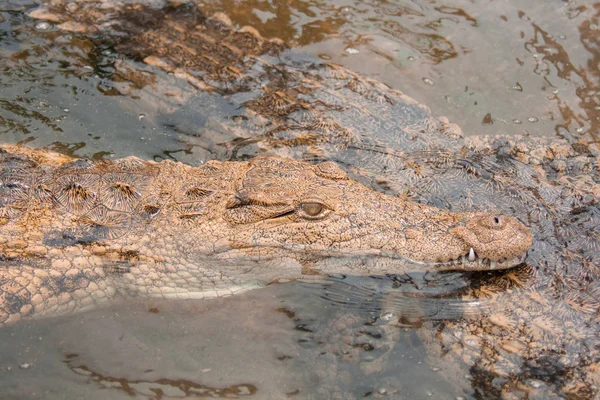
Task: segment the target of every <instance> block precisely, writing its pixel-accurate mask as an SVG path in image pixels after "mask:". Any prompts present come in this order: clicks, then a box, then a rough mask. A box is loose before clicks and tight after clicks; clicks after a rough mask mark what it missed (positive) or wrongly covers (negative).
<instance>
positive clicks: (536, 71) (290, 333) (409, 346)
mask: <svg viewBox="0 0 600 400" xmlns="http://www.w3.org/2000/svg"><path fill="white" fill-rule="evenodd" d="M521 3H522V2H518V1H495V2H486V3H480V4H473V3H472V2H469V1H445V2H435V1H410V2H374V1H373V2H362V1H360V2H359V1H356V2H351V1H348V2H299V1H295V2H285V3H281V4H279V5H278V4H272V3H271V2H256V1H251V2H243V3H241V4H239V3H238V2H229V1H220V2H199V3H198V4H199V6H200V8H201V9H202V10H205V11H206V13H207V14H210V13H212V12H214V11H224V12H225V13H227V14H228V15H229V16H230V17H231V19H232V20H233V22H234V23H235V24H236V25H238V26H243V25H248V24H249V25H252V26H254V27H256V28H257V29H258V30H259V31H260V32H261V33H262V34H263V35H264V36H267V37H279V38H281V39H283V40H285V41H286V42H287V43H288V44H290V45H291V46H293V48H292V49H291V50H290V52H289V53H288V56H289V57H291V58H292V59H296V58H297V59H303V58H305V57H306V56H305V54H309V55H313V56H315V57H317V58H319V59H321V60H331V61H334V62H336V63H340V64H343V65H346V66H348V67H350V69H352V70H354V71H358V72H362V73H365V74H367V75H368V76H370V77H373V78H375V79H378V80H381V81H383V82H385V83H387V84H388V85H390V86H391V87H393V88H395V89H398V90H401V91H402V92H403V93H405V94H408V95H409V96H411V97H413V98H415V99H416V100H418V101H419V102H421V103H423V104H426V105H428V106H429V107H431V108H432V110H433V112H434V113H435V114H438V115H446V116H448V117H449V118H450V120H451V121H452V122H455V123H458V124H459V125H460V126H461V127H462V129H463V132H464V134H465V135H466V136H476V135H495V134H500V133H506V134H519V133H523V132H528V133H529V134H530V135H533V136H544V137H549V138H555V137H565V138H567V139H570V140H577V139H580V140H581V141H582V142H586V143H589V142H592V141H596V140H597V135H598V126H599V122H598V121H599V113H600V111H599V110H598V107H599V106H600V102H599V100H598V78H599V72H598V62H599V53H598V34H597V31H598V23H599V22H598V13H599V12H600V5H598V4H597V3H596V4H591V3H585V2H564V1H552V2H547V1H541V0H540V1H528V2H527V3H526V4H521ZM156 4H159V2H156ZM35 5H36V3H34V2H32V3H31V4H30V5H23V3H21V2H16V1H14V2H4V3H2V5H1V6H0V8H1V12H2V13H1V16H2V17H1V18H0V21H1V22H0V40H1V42H0V43H1V45H0V51H1V52H2V56H3V57H2V58H0V66H1V67H2V68H0V77H1V79H0V122H1V124H0V140H1V141H2V142H3V143H17V142H18V143H27V144H28V145H30V146H35V147H44V146H46V147H50V148H53V149H55V150H57V151H61V152H64V153H67V154H75V155H79V156H89V157H94V158H102V157H122V156H127V155H137V156H139V157H142V158H147V159H157V160H158V159H164V158H171V159H176V160H180V161H183V162H187V163H191V164H199V163H201V162H203V161H206V160H208V159H212V158H224V157H225V154H226V153H225V150H224V149H225V148H226V147H227V146H226V145H224V143H225V144H227V143H229V142H231V143H233V142H234V140H232V137H230V136H227V132H224V131H221V130H219V129H218V126H216V122H215V118H214V115H219V116H234V115H236V113H237V110H236V109H234V107H233V106H232V103H231V102H229V101H228V99H226V98H224V97H221V96H216V95H208V94H206V93H200V92H194V93H193V95H190V90H189V85H188V84H187V83H186V82H183V81H182V80H180V79H176V78H175V77H173V76H170V75H168V74H163V75H160V76H159V79H161V80H163V81H162V83H161V87H162V86H170V88H171V90H172V91H173V92H175V93H176V94H178V95H180V96H181V99H177V101H175V102H174V101H172V99H164V98H161V97H160V96H159V95H157V94H156V93H159V94H160V93H161V92H160V91H158V92H156V93H155V92H154V91H153V88H152V87H151V86H147V85H145V83H144V82H137V86H136V85H135V84H133V85H132V84H130V82H129V81H128V79H131V80H134V79H138V78H139V77H140V76H147V78H148V79H149V80H152V79H153V78H152V76H153V75H152V74H153V73H154V72H153V71H152V69H151V68H149V67H148V66H146V65H144V64H142V63H140V62H135V61H134V60H128V59H127V58H126V57H123V56H122V55H119V54H118V53H117V52H116V51H115V50H114V49H113V48H111V47H110V46H108V45H107V46H103V45H98V43H99V42H98V41H93V40H90V39H89V38H88V37H86V35H80V34H76V33H70V32H64V31H61V30H60V29H58V28H57V27H56V26H55V24H52V23H41V22H40V21H35V20H32V19H30V18H28V17H27V16H26V15H27V11H28V9H29V8H31V7H34V6H35ZM121 58H123V59H122V60H121ZM117 60H120V61H123V62H124V63H125V67H124V68H123V67H120V69H119V70H118V73H119V74H122V73H123V71H124V70H126V69H127V68H136V69H139V70H143V71H145V72H147V75H144V74H140V75H135V76H134V75H133V74H132V76H133V78H131V77H123V76H119V75H118V74H117V73H116V72H115V71H117V68H116V67H115V62H116V61H117ZM165 82H166V83H165ZM199 110H200V112H199ZM199 126H201V127H203V129H204V130H203V131H202V132H201V133H202V134H198V131H197V127H199ZM206 132H208V133H209V134H206ZM262 150H264V149H259V148H257V149H254V150H253V149H252V148H251V149H250V150H249V151H248V153H245V154H243V157H246V156H252V155H256V154H257V153H258V152H259V151H262ZM271 150H273V151H277V152H281V153H283V154H284V155H285V149H284V150H282V149H271ZM253 151H254V153H253ZM227 156H229V155H227ZM358 166H360V165H358ZM350 167H353V165H350ZM507 207H508V206H507ZM538 267H539V266H538ZM536 273H537V272H535V273H534V275H535V274H536ZM517 275H518V273H517ZM524 275H526V274H524ZM486 278H487V274H477V275H476V276H475V277H470V276H465V277H463V276H460V274H459V276H455V275H443V274H442V276H438V277H436V278H435V279H429V278H428V277H426V276H425V277H423V276H415V277H396V278H394V279H392V278H389V279H375V278H372V279H371V278H365V279H356V280H352V279H350V278H346V279H342V280H334V281H333V283H331V282H330V283H326V284H319V283H314V284H310V285H308V284H302V283H292V284H282V285H277V286H270V287H268V288H266V289H262V290H259V291H255V292H250V293H247V294H244V295H241V296H238V297H235V298H230V299H222V300H216V301H208V302H201V303H197V302H185V303H177V302H159V301H148V302H144V301H135V302H133V303H126V304H123V305H114V306H112V307H110V308H106V309H100V310H96V311H93V312H89V313H85V314H79V315H75V316H71V317H60V318H53V319H44V320H40V321H32V322H26V323H23V324H21V325H17V326H14V327H9V328H3V329H0V346H1V347H0V386H1V387H2V388H3V389H2V390H3V392H2V395H3V396H0V397H6V398H29V397H30V398H80V397H82V396H85V397H89V398H103V399H104V398H129V397H131V396H133V395H135V396H136V397H141V398H161V397H162V398H182V397H185V396H193V395H194V394H198V393H201V394H204V395H210V396H217V397H218V396H221V397H226V396H238V397H244V396H246V395H248V396H250V397H251V398H282V397H283V396H288V397H291V398H315V399H319V398H344V399H346V398H353V397H354V398H363V397H374V398H379V397H391V398H455V397H461V396H462V397H465V398H495V397H497V396H498V395H499V393H500V392H501V391H502V390H501V389H502V387H503V386H502V385H504V384H505V383H506V381H508V380H510V378H511V376H510V375H509V374H507V373H506V372H505V371H495V373H497V375H494V376H492V379H490V381H491V384H489V385H488V386H486V385H487V383H488V382H487V379H488V378H487V377H484V378H485V379H484V378H482V377H481V375H483V374H481V371H480V370H479V366H478V365H477V364H476V363H473V362H471V364H472V368H471V369H470V370H469V371H468V372H465V371H464V370H463V369H455V366H454V365H453V364H452V363H444V362H442V360H438V359H436V356H437V355H438V354H440V353H436V351H432V347H431V346H432V345H431V343H432V342H435V343H437V342H440V343H445V342H444V340H446V339H445V336H444V334H445V331H444V330H442V328H440V326H438V325H437V324H436V322H437V321H438V320H441V319H448V320H457V321H462V319H461V318H462V317H463V316H464V317H467V318H468V319H467V321H476V320H477V318H478V316H479V315H480V314H484V313H485V312H486V311H487V308H486V307H487V306H488V304H486V302H485V301H483V302H480V301H479V300H478V299H472V298H466V296H463V295H464V292H463V290H464V289H465V288H467V287H470V286H471V285H476V284H481V281H482V280H483V281H485V279H486ZM536 278H537V279H538V282H540V281H543V280H544V278H545V276H542V277H539V276H537V275H536ZM515 281H518V279H517V278H515ZM533 281H535V279H534V278H531V277H528V278H527V279H525V280H524V282H525V284H527V283H529V282H533ZM506 296H507V297H510V296H511V292H510V291H508V292H507V293H506ZM544 300H546V299H544ZM592 314H593V313H592ZM392 319H393V320H398V322H396V323H389V321H391V320H392ZM594 323H595V322H593V321H592V319H591V318H590V323H589V325H588V329H589V330H590V331H593V329H594V326H595V325H594ZM473 325H476V323H474V324H473ZM498 326H502V324H501V323H498ZM587 333H589V331H586V334H587ZM428 335H432V336H435V335H437V336H435V337H434V338H433V339H431V338H428V339H427V340H429V341H428V342H427V345H423V342H422V340H423V338H424V337H426V338H427V337H428ZM457 339H458V340H460V341H462V342H465V343H466V345H467V346H468V343H469V340H476V339H469V338H466V339H465V338H457ZM593 344H594V342H590V345H593ZM585 345H587V342H585V343H584V346H585ZM427 346H429V347H427ZM505 347H506V346H505ZM507 348H508V349H509V350H510V346H509V347H507ZM444 351H446V350H444ZM441 353H443V354H445V353H444V352H441ZM508 353H511V352H510V351H509V352H508ZM517 353H518V351H517ZM511 354H512V353H511ZM504 356H505V357H506V359H508V360H510V357H511V355H510V354H509V355H504ZM464 357H465V360H464V361H465V363H467V364H468V363H469V362H470V361H469V360H468V359H467V358H466V357H467V356H464ZM568 361H569V360H568ZM569 362H572V360H570V361H569ZM586 362H587V361H586ZM590 364H593V363H592V362H590ZM561 368H563V369H560V368H559V367H556V368H555V367H554V366H553V367H552V368H546V369H545V368H542V367H539V366H535V367H530V366H523V371H525V372H523V371H519V370H517V371H511V372H513V373H514V375H513V377H515V376H516V378H515V380H516V381H519V382H521V381H522V382H523V383H524V385H525V387H526V390H525V392H528V393H530V395H531V396H532V397H535V396H538V397H540V396H543V394H544V393H546V395H547V394H548V393H549V392H553V391H554V390H555V388H554V387H553V386H552V385H553V379H554V380H555V381H557V382H558V381H560V380H561V379H563V378H564V377H565V376H568V375H569V372H568V371H567V369H568V368H567V367H564V366H563V367H561ZM590 368H591V367H590ZM540 370H541V372H539V371H540ZM549 370H552V371H553V372H552V373H550V372H548V371H549ZM556 370H558V372H556ZM457 371H459V372H457ZM532 371H533V372H532ZM507 375H508V378H507ZM480 381H483V382H484V383H481V382H480ZM532 388H533V389H532ZM540 388H541V389H540ZM547 388H549V389H548V391H546V392H544V391H543V390H546V389H547ZM534 389H536V390H538V389H539V390H538V391H536V390H534ZM540 393H541V394H540ZM503 394H504V395H506V393H503Z"/></svg>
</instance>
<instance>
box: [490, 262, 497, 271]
mask: <svg viewBox="0 0 600 400" xmlns="http://www.w3.org/2000/svg"><path fill="white" fill-rule="evenodd" d="M497 266H498V263H497V262H496V261H490V268H491V269H496V267H497Z"/></svg>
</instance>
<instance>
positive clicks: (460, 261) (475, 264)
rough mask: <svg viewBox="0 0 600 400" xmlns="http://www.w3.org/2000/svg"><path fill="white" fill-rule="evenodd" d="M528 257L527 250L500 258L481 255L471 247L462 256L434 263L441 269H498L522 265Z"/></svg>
mask: <svg viewBox="0 0 600 400" xmlns="http://www.w3.org/2000/svg"><path fill="white" fill-rule="evenodd" d="M526 258H527V252H525V253H523V254H521V255H516V256H513V257H508V258H506V257H504V258H501V259H499V260H492V259H490V258H483V257H479V256H478V255H477V253H476V252H475V250H474V249H473V248H472V247H471V249H470V250H469V252H468V253H467V254H465V255H464V256H460V257H458V258H456V259H454V260H450V261H446V262H437V263H434V265H435V266H436V268H438V269H439V270H445V269H452V270H460V269H462V270H465V271H491V270H497V269H507V268H513V267H516V266H518V265H521V264H523V263H524V262H525V259H526Z"/></svg>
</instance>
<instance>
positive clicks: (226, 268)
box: [0, 147, 532, 323]
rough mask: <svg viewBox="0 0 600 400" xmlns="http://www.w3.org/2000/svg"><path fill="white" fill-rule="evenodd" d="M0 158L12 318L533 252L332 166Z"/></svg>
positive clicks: (518, 229) (5, 274) (499, 224)
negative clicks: (123, 298)
mask: <svg viewBox="0 0 600 400" xmlns="http://www.w3.org/2000/svg"><path fill="white" fill-rule="evenodd" d="M1 149H2V153H0V157H1V158H0V168H1V169H0V177H1V178H2V186H0V188H1V189H2V192H1V197H0V204H1V206H2V208H0V223H1V224H2V231H1V233H0V255H1V257H2V258H3V259H4V260H5V262H4V265H6V266H5V267H4V268H3V269H1V270H0V296H1V297H0V323H8V322H12V321H15V320H18V319H20V318H22V317H25V316H31V315H39V314H49V313H60V312H66V311H72V310H75V309H82V308H86V307H89V306H92V305H93V304H95V303H97V302H100V301H103V300H105V299H108V298H112V297H115V296H117V295H119V294H129V295H149V296H159V297H167V298H168V297H176V298H204V297H213V296H224V295H231V294H234V293H235V292H238V291H240V290H243V289H246V288H249V287H251V286H255V285H256V284H264V283H269V282H272V281H275V280H280V279H295V278H299V277H301V276H303V275H314V274H323V273H350V274H358V275H360V274H370V275H371V274H385V273H399V272H405V271H408V270H424V271H425V270H450V269H452V270H487V269H502V268H509V267H512V266H515V265H517V264H520V263H521V262H522V261H523V260H524V257H525V254H526V252H527V249H528V248H529V247H530V246H531V243H532V236H531V234H530V233H529V231H528V230H527V229H526V228H525V227H524V226H523V225H522V224H521V223H520V222H518V221H517V220H515V219H513V218H510V217H507V216H502V215H498V214H491V213H490V214H488V213H461V214H457V213H452V212H449V211H445V210H440V209H437V208H434V207H430V206H426V205H422V204H417V203H412V202H407V201H404V200H402V199H400V198H398V197H394V196H389V195H385V194H382V193H378V192H375V191H373V190H372V189H369V188H367V187H365V186H363V185H361V184H360V183H358V182H355V181H353V180H350V179H348V177H347V175H346V174H345V172H344V171H342V170H341V169H340V168H339V167H338V166H337V165H335V164H334V163H330V162H325V163H321V164H317V165H310V164H308V163H305V162H301V161H293V160H290V159H284V158H278V157H257V158H255V159H253V160H252V161H250V162H216V161H213V162H209V163H207V164H205V165H203V166H201V167H197V168H193V167H189V166H186V165H182V164H179V163H173V162H169V161H165V162H161V163H158V164H157V163H154V162H146V161H142V160H140V159H137V158H127V159H123V160H119V161H115V162H98V163H93V162H91V161H88V160H72V159H69V158H67V157H65V156H59V155H57V154H54V153H49V152H44V151H37V150H28V149H23V148H14V147H3V148H1ZM471 249H473V250H471ZM472 252H474V253H475V254H476V258H475V259H473V254H471V258H472V259H473V260H472V261H470V260H469V253H472Z"/></svg>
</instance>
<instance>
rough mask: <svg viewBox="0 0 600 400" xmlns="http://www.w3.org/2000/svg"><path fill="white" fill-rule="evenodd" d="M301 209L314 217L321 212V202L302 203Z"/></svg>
mask: <svg viewBox="0 0 600 400" xmlns="http://www.w3.org/2000/svg"><path fill="white" fill-rule="evenodd" d="M300 207H301V208H302V211H304V212H305V213H306V214H307V215H309V216H311V217H316V216H317V215H319V214H321V212H323V204H320V203H302V205H300Z"/></svg>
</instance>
